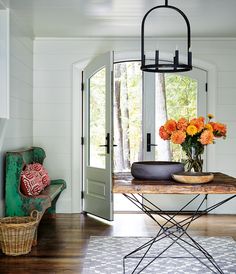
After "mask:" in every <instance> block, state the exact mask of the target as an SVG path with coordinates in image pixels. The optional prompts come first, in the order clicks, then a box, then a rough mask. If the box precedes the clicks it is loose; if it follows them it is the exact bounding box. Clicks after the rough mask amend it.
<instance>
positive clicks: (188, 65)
mask: <svg viewBox="0 0 236 274" xmlns="http://www.w3.org/2000/svg"><path fill="white" fill-rule="evenodd" d="M161 8H166V9H172V10H175V11H176V12H178V13H179V14H180V15H181V16H182V17H183V18H184V20H185V23H186V25H187V51H186V62H185V63H183V62H182V63H181V62H180V60H179V51H178V50H177V49H176V50H175V53H174V58H173V61H169V62H168V61H161V60H160V58H159V56H160V54H159V50H158V49H157V50H155V54H154V56H153V60H147V59H146V56H145V47H144V44H145V43H144V38H145V35H144V25H145V21H146V19H147V17H148V15H149V14H150V13H151V12H152V11H153V10H155V9H161ZM190 45H191V30H190V23H189V20H188V18H187V16H186V15H185V14H184V13H183V12H182V11H181V10H180V9H178V8H176V7H174V6H169V5H168V0H165V5H161V6H156V7H154V8H152V9H150V10H149V11H148V12H147V13H146V14H145V15H144V17H143V21H142V26H141V70H143V71H148V72H160V73H162V72H169V73H170V72H181V71H189V70H191V69H192V52H190Z"/></svg>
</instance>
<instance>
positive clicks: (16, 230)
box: [0, 210, 40, 256]
mask: <svg viewBox="0 0 236 274" xmlns="http://www.w3.org/2000/svg"><path fill="white" fill-rule="evenodd" d="M39 220H40V213H39V212H38V211H36V210H34V211H32V212H31V216H28V217H5V218H2V219H0V245H1V248H2V252H3V253H5V254H6V255H11V256H18V255H23V254H27V253H29V252H30V251H31V248H32V243H33V240H34V235H35V233H36V229H37V224H38V222H39Z"/></svg>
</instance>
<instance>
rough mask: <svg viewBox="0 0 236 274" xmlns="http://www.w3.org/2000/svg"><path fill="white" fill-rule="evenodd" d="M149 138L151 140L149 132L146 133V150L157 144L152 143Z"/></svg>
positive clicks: (148, 150)
mask: <svg viewBox="0 0 236 274" xmlns="http://www.w3.org/2000/svg"><path fill="white" fill-rule="evenodd" d="M151 140H152V135H151V133H147V152H150V151H151V148H152V147H156V146H157V144H152V141H151Z"/></svg>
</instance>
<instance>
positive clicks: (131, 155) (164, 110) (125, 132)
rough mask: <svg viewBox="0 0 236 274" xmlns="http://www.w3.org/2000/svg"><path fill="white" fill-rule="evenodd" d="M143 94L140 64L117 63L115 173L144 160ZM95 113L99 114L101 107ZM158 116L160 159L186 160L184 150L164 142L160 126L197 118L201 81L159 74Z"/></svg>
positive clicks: (157, 89)
mask: <svg viewBox="0 0 236 274" xmlns="http://www.w3.org/2000/svg"><path fill="white" fill-rule="evenodd" d="M98 85H99V83H98ZM100 85H101V83H100ZM142 92H143V91H142V72H141V70H140V63H139V62H124V63H117V64H115V66H114V97H113V102H114V106H113V115H114V144H116V145H117V146H116V147H115V148H114V155H113V156H114V157H113V158H114V171H128V170H129V169H130V166H131V164H132V162H134V161H140V160H142V122H143V121H142V98H143V96H142ZM144 92H145V91H144ZM96 100H97V99H96ZM96 102H97V103H98V102H99V104H97V105H100V103H101V102H100V101H99V100H97V101H96ZM94 111H95V112H97V111H99V106H97V107H96V108H95V109H94ZM153 111H154V110H153ZM155 113H156V125H155V126H156V142H157V143H158V147H157V148H156V160H176V161H180V160H181V159H183V158H184V155H183V152H182V150H181V147H180V146H178V145H173V144H170V143H169V142H167V141H163V140H160V138H159V127H160V125H161V124H163V123H164V122H165V121H166V120H167V119H179V118H180V117H185V118H187V119H190V118H192V117H195V116H196V115H197V81H195V80H194V79H191V78H189V77H188V76H184V75H183V74H182V75H181V74H165V75H164V74H156V110H155ZM100 114H101V113H100ZM94 115H95V114H94ZM98 116H100V115H96V117H98ZM100 128H101V125H100ZM100 130H101V129H100ZM100 130H99V131H100ZM96 142H97V141H96ZM99 142H101V141H100V140H99ZM144 147H145V146H144Z"/></svg>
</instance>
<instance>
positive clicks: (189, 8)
mask: <svg viewBox="0 0 236 274" xmlns="http://www.w3.org/2000/svg"><path fill="white" fill-rule="evenodd" d="M1 1H2V2H3V3H5V4H6V5H8V6H10V8H11V9H12V11H13V12H15V13H16V14H17V15H18V16H19V17H20V18H21V19H22V20H24V21H25V22H26V23H27V24H28V25H29V24H30V25H32V29H33V33H34V36H35V37H98V36H103V37H119V36H122V37H126V36H127V37H137V36H140V25H141V21H142V18H143V16H144V14H145V13H146V12H147V11H148V10H149V9H150V8H152V7H154V6H157V5H163V4H164V2H165V1H164V0H0V2H1ZM169 5H173V6H176V7H178V8H179V9H181V10H182V11H183V12H184V13H185V14H186V15H187V17H188V19H189V21H190V24H191V31H192V36H193V37H236V0H224V1H223V0H169ZM151 15H152V16H151V17H150V19H148V20H147V25H146V29H148V30H149V31H148V32H147V35H148V36H154V35H159V36H164V37H166V36H171V37H181V36H183V35H185V28H186V27H185V25H184V21H183V19H182V17H180V16H179V15H178V14H177V13H176V12H173V11H171V10H169V9H168V10H167V9H162V10H160V9H159V10H158V11H155V12H153V13H151Z"/></svg>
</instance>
